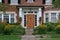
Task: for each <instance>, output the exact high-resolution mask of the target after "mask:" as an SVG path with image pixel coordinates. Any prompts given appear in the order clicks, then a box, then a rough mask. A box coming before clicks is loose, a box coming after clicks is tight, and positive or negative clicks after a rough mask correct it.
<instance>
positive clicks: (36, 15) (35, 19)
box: [35, 15, 37, 26]
mask: <svg viewBox="0 0 60 40" xmlns="http://www.w3.org/2000/svg"><path fill="white" fill-rule="evenodd" d="M35 26H37V15H35Z"/></svg>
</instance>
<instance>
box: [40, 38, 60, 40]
mask: <svg viewBox="0 0 60 40" xmlns="http://www.w3.org/2000/svg"><path fill="white" fill-rule="evenodd" d="M40 40H60V38H47V39H40Z"/></svg>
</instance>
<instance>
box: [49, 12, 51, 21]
mask: <svg viewBox="0 0 60 40" xmlns="http://www.w3.org/2000/svg"><path fill="white" fill-rule="evenodd" d="M49 22H51V12H49Z"/></svg>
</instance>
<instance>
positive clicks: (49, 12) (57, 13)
mask: <svg viewBox="0 0 60 40" xmlns="http://www.w3.org/2000/svg"><path fill="white" fill-rule="evenodd" d="M45 13H48V14H49V22H51V13H56V20H58V15H59V13H60V11H45V12H44V23H46V22H45Z"/></svg>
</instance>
